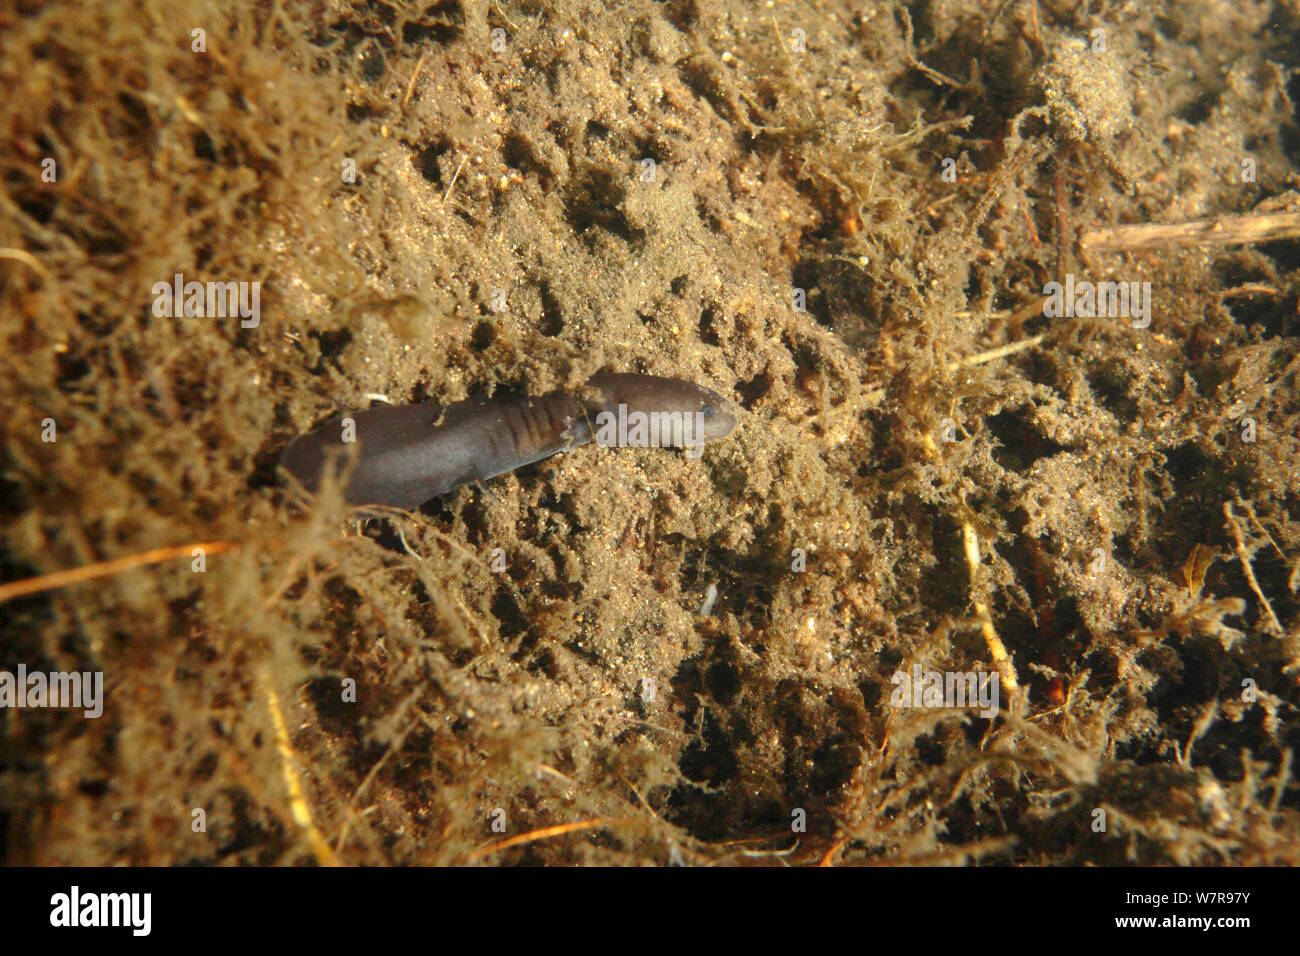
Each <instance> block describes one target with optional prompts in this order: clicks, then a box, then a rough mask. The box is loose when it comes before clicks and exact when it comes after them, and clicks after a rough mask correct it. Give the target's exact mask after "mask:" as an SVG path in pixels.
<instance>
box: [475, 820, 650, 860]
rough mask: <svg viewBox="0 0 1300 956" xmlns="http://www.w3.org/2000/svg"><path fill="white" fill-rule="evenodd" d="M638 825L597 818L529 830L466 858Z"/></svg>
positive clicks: (632, 821) (638, 821)
mask: <svg viewBox="0 0 1300 956" xmlns="http://www.w3.org/2000/svg"><path fill="white" fill-rule="evenodd" d="M638 823H641V821H640V820H635V819H624V820H620V819H605V818H597V819H595V820H581V821H579V822H577V823H561V824H559V825H558V826H553V827H542V828H541V829H540V830H529V831H528V832H527V833H521V834H519V835H518V836H512V837H510V838H509V839H508V840H502V841H500V842H499V843H492V844H489V845H488V846H484V847H479V848H478V849H477V850H474V851H473V852H472V853H470V854H469V855H468V856H467V857H466V860H477V859H478V858H479V857H484V856H487V855H489V854H491V853H499V852H500V851H502V850H508V849H510V847H512V846H519V845H520V844H521V843H533V842H534V841H537V840H547V839H550V838H551V837H557V836H563V835H564V834H566V833H573V832H575V831H577V830H594V829H605V828H609V827H617V826H626V825H628V824H638Z"/></svg>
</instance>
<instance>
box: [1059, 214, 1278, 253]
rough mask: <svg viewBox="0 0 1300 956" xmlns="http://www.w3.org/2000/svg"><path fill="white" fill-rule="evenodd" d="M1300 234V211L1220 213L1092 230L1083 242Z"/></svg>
mask: <svg viewBox="0 0 1300 956" xmlns="http://www.w3.org/2000/svg"><path fill="white" fill-rule="evenodd" d="M1297 236H1300V212H1274V213H1259V214H1257V215H1252V216H1220V217H1218V218H1216V219H1195V220H1192V221H1191V222H1172V223H1160V222H1152V223H1144V224H1141V225H1134V226H1105V227H1103V228H1100V229H1089V230H1088V231H1086V232H1085V233H1084V234H1083V235H1082V236H1080V237H1079V243H1080V245H1082V246H1083V248H1084V249H1086V250H1088V251H1089V252H1100V251H1107V250H1111V251H1114V250H1119V249H1124V250H1130V249H1157V248H1162V247H1165V246H1203V245H1227V244H1237V243H1248V242H1267V241H1268V240H1271V239H1291V238H1295V237H1297Z"/></svg>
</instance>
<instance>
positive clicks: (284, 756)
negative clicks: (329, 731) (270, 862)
mask: <svg viewBox="0 0 1300 956" xmlns="http://www.w3.org/2000/svg"><path fill="white" fill-rule="evenodd" d="M261 678H262V684H263V687H264V688H265V689H266V706H267V710H269V711H270V712H271V723H272V724H273V725H274V726H275V747H276V750H278V751H279V753H280V764H281V771H282V772H283V774H284V785H285V788H286V789H287V790H288V791H289V812H290V813H291V814H292V815H293V822H294V823H296V824H298V826H300V827H301V828H302V830H303V832H304V833H305V834H306V836H307V844H308V845H309V846H310V847H311V851H312V854H313V855H314V856H315V857H316V862H317V863H319V864H320V865H321V866H338V865H339V860H338V857H337V856H335V854H334V851H333V850H332V849H330V845H329V844H328V843H327V842H325V838H324V837H323V836H321V832H320V830H318V829H316V824H315V823H314V822H313V821H312V818H311V806H310V804H308V803H307V796H306V794H305V793H303V789H302V782H301V780H299V778H298V772H297V770H295V769H294V765H293V764H294V753H293V743H292V742H291V741H290V740H289V730H288V728H287V727H285V724H284V711H283V710H282V709H281V707H280V695H279V694H277V693H276V692H275V686H274V684H273V683H272V678H271V672H270V671H269V670H263V671H262V672H261Z"/></svg>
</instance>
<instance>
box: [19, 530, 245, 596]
mask: <svg viewBox="0 0 1300 956" xmlns="http://www.w3.org/2000/svg"><path fill="white" fill-rule="evenodd" d="M238 547H239V545H238V544H236V543H235V542H233V541H200V542H196V543H194V544H179V545H175V546H173V547H170V548H154V549H153V550H152V551H144V552H141V553H140V554H131V555H127V556H126V557H125V558H115V559H113V560H112V561H96V562H95V563H94V564H87V565H83V566H82V567H80V568H71V569H69V570H67V571H53V572H51V573H50V574H42V575H39V576H38V577H34V578H24V579H23V580H21V581H8V582H6V583H5V584H0V604H3V603H4V602H5V601H11V600H13V599H14V598H16V597H23V596H24V595H27V594H36V593H38V592H40V591H49V590H52V589H54V588H61V587H66V586H67V585H69V584H77V583H78V582H80V581H90V580H92V579H94V578H104V577H108V576H109V575H112V574H118V573H119V572H122V571H129V570H130V569H131V568H138V567H140V566H142V565H146V564H160V563H162V562H163V561H170V560H172V559H173V558H184V557H190V556H192V554H193V552H194V551H195V549H202V550H203V551H204V553H206V554H220V553H221V552H222V551H233V550H235V549H237V548H238Z"/></svg>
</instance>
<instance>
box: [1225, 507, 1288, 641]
mask: <svg viewBox="0 0 1300 956" xmlns="http://www.w3.org/2000/svg"><path fill="white" fill-rule="evenodd" d="M1223 516H1224V517H1225V518H1227V519H1228V527H1230V528H1231V529H1232V536H1233V537H1234V538H1236V539H1237V548H1236V551H1237V560H1238V561H1240V562H1241V570H1242V572H1243V573H1244V574H1245V575H1246V582H1247V583H1248V584H1249V585H1250V589H1251V590H1252V591H1254V592H1255V597H1257V598H1259V601H1260V603H1261V604H1263V605H1264V610H1265V611H1267V612H1268V618H1269V620H1270V621H1272V622H1273V627H1274V628H1275V629H1276V633H1278V634H1285V633H1286V629H1285V628H1283V627H1282V622H1281V621H1279V620H1278V619H1277V615H1276V614H1274V613H1273V605H1271V604H1269V603H1268V598H1266V597H1264V592H1263V590H1262V589H1261V588H1260V586H1259V581H1257V580H1256V579H1255V571H1254V569H1253V568H1251V566H1250V554H1249V552H1247V550H1246V538H1245V536H1244V535H1243V534H1242V533H1241V525H1240V524H1238V523H1237V516H1236V515H1234V514H1233V513H1232V502H1231V501H1225V502H1224V503H1223Z"/></svg>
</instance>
